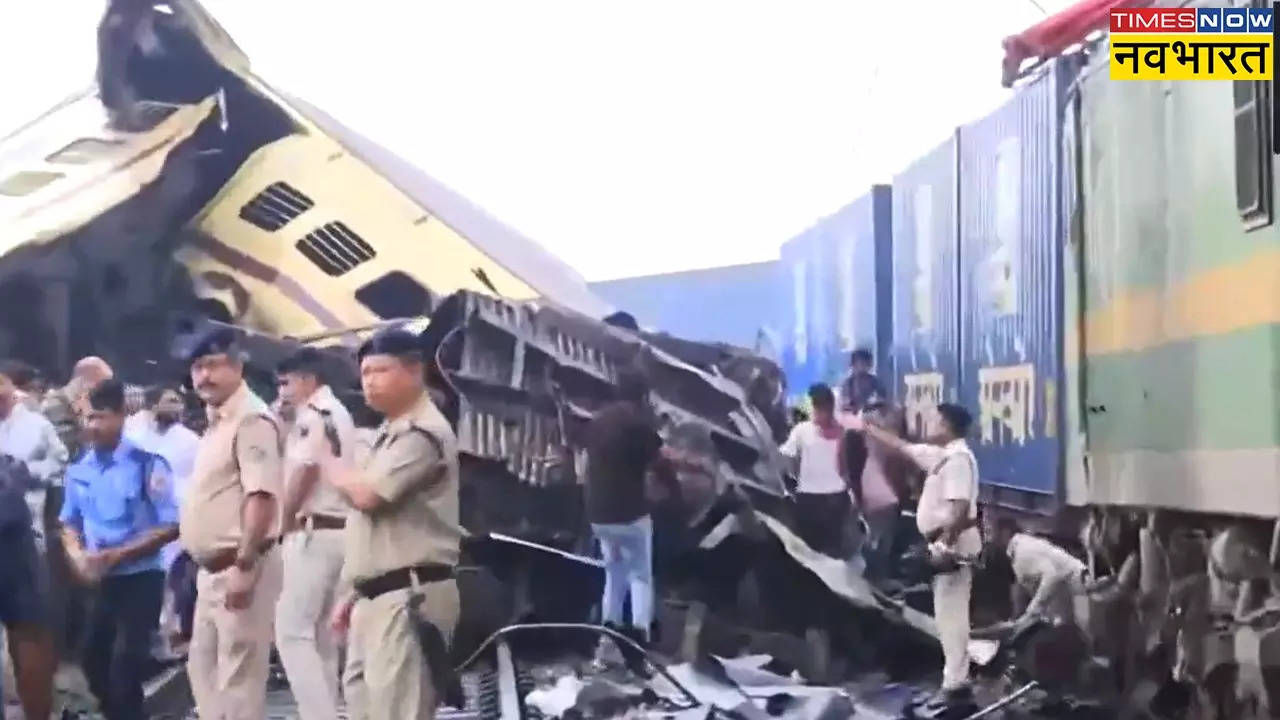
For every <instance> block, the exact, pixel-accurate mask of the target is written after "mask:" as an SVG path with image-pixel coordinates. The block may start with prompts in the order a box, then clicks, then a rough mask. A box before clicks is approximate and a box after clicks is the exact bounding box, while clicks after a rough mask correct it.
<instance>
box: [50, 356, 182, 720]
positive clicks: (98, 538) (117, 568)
mask: <svg viewBox="0 0 1280 720" xmlns="http://www.w3.org/2000/svg"><path fill="white" fill-rule="evenodd" d="M88 401H89V415H88V418H87V420H88V422H87V427H86V430H87V437H88V439H89V442H90V447H89V449H88V450H87V451H86V452H85V453H84V455H83V456H82V457H81V458H80V459H79V460H78V461H77V462H76V463H75V464H73V465H71V466H70V468H68V470H67V483H66V490H67V492H66V500H65V502H64V503H63V505H62V511H61V513H60V514H59V516H58V519H59V521H60V522H61V523H62V541H63V546H64V547H65V548H66V551H67V557H68V558H69V559H70V561H71V567H72V569H73V571H74V572H75V574H76V577H77V579H79V580H80V582H82V583H84V584H85V585H89V586H96V599H95V601H94V603H93V612H92V615H91V617H90V619H89V627H88V637H87V640H86V643H85V648H84V660H83V667H84V672H85V676H86V677H87V678H88V680H89V687H90V689H92V690H93V694H94V696H95V697H97V699H98V703H99V704H100V706H101V707H102V711H103V714H104V715H105V716H106V717H107V719H108V720H130V719H131V718H139V717H142V716H143V708H142V701H143V694H142V681H143V680H144V678H145V673H146V667H147V661H148V659H149V658H150V651H151V633H152V631H153V629H154V628H155V623H156V618H157V617H158V616H159V613H160V605H161V602H162V600H163V595H164V570H163V566H162V563H161V558H160V550H161V548H162V547H164V546H165V545H166V544H167V543H169V542H172V541H173V540H175V539H177V537H178V525H177V523H178V509H177V504H176V502H175V500H174V496H173V478H172V474H171V473H170V471H169V466H168V463H166V462H165V460H164V458H162V457H160V456H159V455H154V454H152V453H149V452H147V451H145V450H142V449H139V448H138V447H136V446H135V445H134V444H133V443H131V442H129V441H128V440H126V439H124V436H123V430H124V421H125V417H126V411H125V390H124V386H123V385H121V384H120V383H119V382H118V381H116V380H104V381H102V382H100V383H98V385H97V386H96V387H94V389H93V390H92V391H90V392H89V397H88ZM117 647H118V648H119V650H118V651H117Z"/></svg>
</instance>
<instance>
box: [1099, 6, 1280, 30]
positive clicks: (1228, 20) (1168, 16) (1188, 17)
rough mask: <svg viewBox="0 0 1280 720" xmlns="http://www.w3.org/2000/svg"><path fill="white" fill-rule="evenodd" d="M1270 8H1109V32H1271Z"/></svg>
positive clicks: (1271, 10)
mask: <svg viewBox="0 0 1280 720" xmlns="http://www.w3.org/2000/svg"><path fill="white" fill-rule="evenodd" d="M1272 15H1273V9H1272V8H1254V7H1202V8H1130V9H1117V10H1112V11H1111V32H1112V33H1172V34H1179V33H1250V34H1251V33H1270V32H1271V30H1272Z"/></svg>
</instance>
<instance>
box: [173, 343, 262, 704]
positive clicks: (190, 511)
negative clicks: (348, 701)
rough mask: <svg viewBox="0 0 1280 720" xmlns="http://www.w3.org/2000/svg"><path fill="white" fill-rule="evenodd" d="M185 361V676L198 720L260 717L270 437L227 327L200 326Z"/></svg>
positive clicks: (182, 508)
mask: <svg viewBox="0 0 1280 720" xmlns="http://www.w3.org/2000/svg"><path fill="white" fill-rule="evenodd" d="M187 358H188V360H189V361H190V363H191V385H192V386H193V387H194V388H195V390H196V393H198V394H199V395H200V398H201V399H202V400H204V401H205V404H206V405H207V407H208V414H209V428H208V430H207V431H206V432H205V434H204V436H203V437H202V438H200V447H199V449H198V450H197V452H196V460H195V467H194V469H193V471H192V475H191V480H190V483H189V485H188V487H187V495H186V497H185V498H183V502H182V505H181V513H180V515H181V518H180V520H181V522H180V529H181V539H182V547H183V549H185V550H186V551H187V552H188V553H190V555H191V558H192V559H193V560H195V561H196V564H197V565H199V566H200V572H199V576H198V577H197V579H196V585H197V588H198V591H197V597H196V612H195V625H194V628H193V629H192V634H191V647H190V650H189V655H188V659H187V676H188V678H189V679H190V680H191V691H192V695H194V696H195V701H196V709H197V712H198V713H199V715H200V716H201V717H208V718H260V717H262V716H263V715H264V713H265V712H266V709H265V707H266V697H267V675H268V670H269V661H270V657H271V635H272V626H273V623H274V621H275V607H276V599H277V598H278V597H279V594H280V575H281V564H280V554H279V553H278V552H276V547H277V546H278V545H279V537H280V504H279V498H280V495H281V458H280V437H279V435H278V431H277V426H276V421H275V418H273V417H272V415H271V412H270V411H269V410H268V409H267V405H266V403H264V402H263V401H262V399H261V398H259V397H258V396H257V395H255V394H254V393H253V391H252V390H250V389H249V386H248V385H247V384H246V383H245V379H244V360H245V357H244V355H243V354H242V352H241V350H240V345H239V342H238V337H237V335H236V333H235V331H234V330H232V329H230V328H225V327H224V328H214V329H211V330H209V331H208V332H206V333H205V334H203V335H202V336H200V337H198V338H196V342H195V344H194V347H193V348H192V349H191V351H190V352H189V353H188V354H187Z"/></svg>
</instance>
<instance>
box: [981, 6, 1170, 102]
mask: <svg viewBox="0 0 1280 720" xmlns="http://www.w3.org/2000/svg"><path fill="white" fill-rule="evenodd" d="M1154 4H1155V2H1154V0H1081V1H1080V2H1078V3H1076V4H1075V5H1072V6H1071V7H1069V8H1067V9H1066V10H1063V11H1062V12H1059V13H1058V14H1056V15H1052V16H1050V17H1047V18H1045V19H1044V20H1042V21H1040V22H1039V23H1036V24H1035V25H1032V26H1031V27H1029V28H1027V29H1026V30H1024V31H1022V32H1021V33H1019V34H1017V35H1011V36H1009V37H1007V38H1005V39H1004V67H1003V72H1002V73H1001V75H1002V77H1001V83H1002V84H1003V85H1004V86H1005V87H1010V86H1011V85H1013V83H1014V81H1015V80H1017V79H1018V77H1019V75H1020V70H1021V68H1022V64H1023V62H1025V61H1026V60H1028V59H1029V58H1039V59H1040V60H1041V61H1044V60H1048V59H1049V58H1052V57H1055V56H1057V55H1058V54H1060V53H1061V52H1062V51H1063V50H1066V49H1067V48H1069V47H1071V46H1072V45H1075V44H1076V43H1078V42H1082V41H1083V40H1084V39H1085V37H1086V36H1088V35H1089V33H1091V32H1093V31H1094V30H1101V29H1103V28H1105V27H1107V26H1108V24H1109V22H1110V18H1111V10H1112V9H1113V8H1135V7H1147V6H1150V5H1154Z"/></svg>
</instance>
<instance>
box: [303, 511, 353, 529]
mask: <svg viewBox="0 0 1280 720" xmlns="http://www.w3.org/2000/svg"><path fill="white" fill-rule="evenodd" d="M308 521H309V522H310V523H311V529H313V530H341V529H343V528H345V527H346V526H347V520H346V518H340V517H338V516H337V515H321V514H320V513H311V514H310V515H303V516H302V523H303V526H304V527H305V526H306V523H307V522H308Z"/></svg>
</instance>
